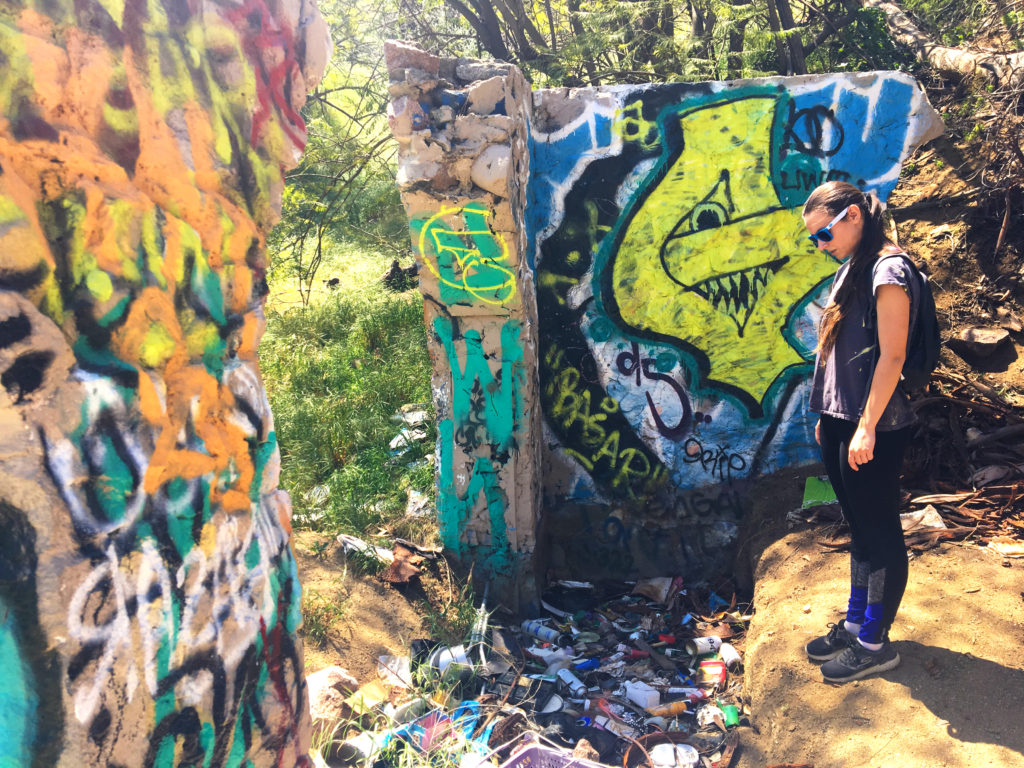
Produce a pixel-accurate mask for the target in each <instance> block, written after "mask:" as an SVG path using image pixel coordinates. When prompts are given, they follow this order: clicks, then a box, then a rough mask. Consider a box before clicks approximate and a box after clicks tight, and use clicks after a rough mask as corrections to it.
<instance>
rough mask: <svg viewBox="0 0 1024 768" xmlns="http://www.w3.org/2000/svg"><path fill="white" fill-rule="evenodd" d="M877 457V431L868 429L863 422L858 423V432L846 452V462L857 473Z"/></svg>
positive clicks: (854, 434)
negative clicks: (861, 467)
mask: <svg viewBox="0 0 1024 768" xmlns="http://www.w3.org/2000/svg"><path fill="white" fill-rule="evenodd" d="M874 457H875V430H874V429H868V428H867V427H866V426H864V424H863V423H862V422H858V424H857V431H856V432H854V433H853V437H852V438H851V439H850V447H849V449H848V450H847V452H846V460H847V461H848V462H849V464H850V467H851V468H852V469H853V470H854V471H856V470H858V469H859V468H860V465H861V464H867V463H868V462H869V461H871V459H873V458H874Z"/></svg>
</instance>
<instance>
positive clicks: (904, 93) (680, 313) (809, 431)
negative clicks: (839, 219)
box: [528, 73, 941, 574]
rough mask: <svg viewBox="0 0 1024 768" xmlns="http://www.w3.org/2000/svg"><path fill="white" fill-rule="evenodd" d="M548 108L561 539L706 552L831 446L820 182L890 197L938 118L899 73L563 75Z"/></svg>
mask: <svg viewBox="0 0 1024 768" xmlns="http://www.w3.org/2000/svg"><path fill="white" fill-rule="evenodd" d="M535 107H536V108H535V111H534V127H533V133H532V158H531V159H532V165H531V167H532V168H533V173H532V175H531V181H530V199H529V206H528V221H529V225H530V235H529V238H530V240H531V242H533V243H534V244H535V250H534V252H533V257H534V265H535V269H536V273H537V285H538V298H537V303H538V324H539V335H540V345H541V356H540V382H541V389H540V392H541V397H542V402H543V407H544V414H545V424H546V429H547V433H548V435H549V436H550V439H547V440H545V444H546V445H552V446H554V448H553V449H552V451H551V459H552V463H553V464H555V465H560V466H559V468H558V469H553V470H552V471H551V472H549V473H548V474H547V475H546V477H545V492H546V496H547V500H548V501H549V503H548V504H547V505H546V509H547V510H548V511H549V512H550V514H551V516H552V518H553V523H552V524H553V526H554V529H555V530H557V531H560V535H559V536H557V537H556V538H558V539H559V540H561V541H563V542H564V545H563V547H562V548H563V549H564V550H568V551H563V552H561V553H560V555H559V556H560V557H561V558H567V560H568V561H569V562H587V561H592V560H593V559H594V555H595V554H597V555H598V556H599V559H602V560H604V559H607V558H608V557H609V556H611V557H612V561H613V562H615V563H617V564H618V566H619V568H620V570H622V572H624V573H626V572H635V571H636V570H637V569H639V570H640V571H641V572H642V571H644V570H645V568H647V567H652V568H654V569H656V568H657V567H659V565H660V564H661V563H664V562H666V561H670V562H674V563H675V564H676V567H677V569H678V570H681V571H682V572H683V573H684V574H685V573H687V572H693V573H696V572H699V571H700V570H701V569H702V567H703V565H704V564H705V563H706V562H707V561H708V560H713V559H715V557H716V555H719V556H720V554H721V553H722V552H723V551H727V550H728V548H729V545H730V544H731V543H732V541H733V540H734V539H735V533H736V523H737V522H738V520H739V518H740V517H741V516H742V514H743V511H744V508H745V507H746V504H745V502H744V496H745V495H746V494H747V493H749V492H750V491H748V490H746V489H747V488H749V487H750V485H751V482H752V481H753V479H754V478H757V477H759V476H762V475H766V474H770V473H773V472H776V471H777V470H779V469H782V468H785V467H790V466H795V465H800V464H807V463H811V462H814V461H817V460H818V453H817V450H816V448H817V446H816V445H815V442H814V422H815V418H814V417H813V415H812V414H809V413H808V411H807V397H808V387H809V374H810V369H811V364H812V361H813V349H814V346H815V343H816V342H815V328H816V326H817V321H818V318H819V316H820V310H821V308H822V306H823V302H824V301H825V299H826V298H827V291H828V288H829V285H830V283H831V277H832V275H833V273H834V272H835V270H836V269H837V268H838V266H839V263H838V262H837V261H836V260H834V259H833V258H832V257H831V256H830V255H829V254H828V253H826V252H824V251H819V250H818V249H816V248H815V247H814V246H813V245H812V244H811V243H810V241H809V240H808V238H807V236H806V232H805V231H804V227H803V222H802V220H801V217H800V210H801V207H802V205H803V203H804V201H805V200H806V199H807V196H808V194H809V193H810V191H811V190H812V189H814V187H816V186H817V185H818V184H820V183H822V182H824V181H826V180H833V179H839V180H844V181H849V182H851V183H854V184H856V185H858V186H860V187H861V188H863V189H865V190H873V191H875V192H876V193H877V194H878V196H879V197H880V198H881V199H882V200H883V201H884V200H885V199H886V198H887V197H888V195H889V194H890V193H891V192H892V190H893V188H894V187H895V185H896V182H897V179H898V176H899V171H900V165H901V162H902V160H903V159H904V158H905V157H906V156H907V155H908V154H909V152H910V151H912V150H913V148H915V147H916V146H918V145H919V144H921V143H922V142H923V141H925V140H927V139H929V138H932V137H934V136H935V135H938V133H939V132H940V131H941V123H940V122H939V121H938V118H937V115H936V114H935V113H934V111H933V110H932V109H931V107H930V106H928V104H927V101H926V100H925V97H924V94H923V92H922V90H921V89H920V87H918V86H917V84H916V83H915V82H914V81H913V79H912V78H910V77H908V76H906V75H903V74H900V73H869V74H857V75H828V76H812V77H802V78H788V79H772V80H762V81H749V82H731V83H701V84H692V85H690V84H686V85H662V86H639V87H621V88H608V89H599V90H588V91H576V92H572V93H569V94H566V93H565V92H561V91H545V92H540V93H538V94H537V96H536V99H535ZM595 502H598V503H599V504H598V505H597V507H595ZM602 507H603V508H605V511H604V512H601V511H599V510H600V508H602ZM609 509H610V510H611V511H608V510H609ZM555 546H556V548H557V547H558V546H559V545H558V543H557V542H556V544H555Z"/></svg>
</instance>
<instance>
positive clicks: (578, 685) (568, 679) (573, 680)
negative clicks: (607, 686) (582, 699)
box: [558, 669, 587, 696]
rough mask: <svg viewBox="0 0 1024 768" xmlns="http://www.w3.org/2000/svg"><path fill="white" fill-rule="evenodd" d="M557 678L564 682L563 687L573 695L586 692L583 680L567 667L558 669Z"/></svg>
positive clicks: (580, 694)
mask: <svg viewBox="0 0 1024 768" xmlns="http://www.w3.org/2000/svg"><path fill="white" fill-rule="evenodd" d="M558 679H559V680H561V681H562V683H564V684H565V687H566V688H568V689H569V691H570V692H571V693H572V695H573V696H582V695H583V694H584V693H586V692H587V686H585V685H584V684H583V681H582V680H580V679H579V678H578V677H576V675H574V674H573V673H572V672H570V671H569V670H568V669H560V670H558Z"/></svg>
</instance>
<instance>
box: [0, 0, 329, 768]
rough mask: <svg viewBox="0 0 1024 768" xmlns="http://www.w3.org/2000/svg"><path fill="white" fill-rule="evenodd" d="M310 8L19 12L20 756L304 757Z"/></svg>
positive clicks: (133, 760) (9, 298)
mask: <svg viewBox="0 0 1024 768" xmlns="http://www.w3.org/2000/svg"><path fill="white" fill-rule="evenodd" d="M329 51H330V41H329V38H328V35H327V29H326V26H325V24H324V21H323V19H322V18H321V16H320V14H319V12H318V10H317V8H316V6H315V3H314V2H313V0H281V1H280V2H271V3H269V4H268V3H265V2H264V0H250V2H248V3H247V4H245V5H238V4H236V3H229V2H224V3H222V2H218V0H199V1H198V2H194V3H185V2H179V1H178V0H167V1H166V2H160V1H159V0H142V1H141V2H135V3H126V2H122V1H121V0H111V1H110V2H101V3H93V2H86V3H81V2H77V0H76V2H72V1H71V0H53V2H48V3H30V2H27V1H24V2H23V1H22V0H13V2H8V3H6V4H5V6H4V12H3V14H2V15H0V62H2V63H0V384H2V387H0V659H2V661H3V663H2V665H0V763H3V764H4V765H19V766H22V765H23V766H29V765H39V766H43V765H45V766H51V765H57V766H66V767H67V768H79V767H80V766H101V765H102V766H136V765H154V766H171V765H203V766H239V765H251V766H270V765H305V764H307V761H308V758H307V751H308V748H309V740H310V732H309V714H308V706H307V700H306V692H305V683H304V670H303V661H302V644H301V640H300V639H299V637H298V634H297V630H298V626H299V623H300V621H301V616H300V612H299V606H300V594H299V585H298V579H297V574H296V568H295V559H294V557H293V556H292V553H291V549H290V546H289V531H290V525H289V518H290V502H289V499H288V495H287V494H286V493H284V492H283V491H280V490H278V488H277V481H278V474H279V469H280V466H279V456H278V450H277V443H276V439H275V436H274V421H273V417H272V415H271V413H270V408H269V403H268V402H267V398H266V393H265V392H264V389H263V385H262V382H261V379H260V373H259V368H258V356H257V349H258V345H259V340H260V336H261V334H262V332H263V328H264V318H263V299H264V297H265V296H266V280H265V271H266V267H267V261H266V255H265V252H264V248H263V245H264V236H265V233H266V232H267V231H268V230H269V228H270V227H271V226H272V225H273V223H274V221H275V220H276V218H277V216H278V210H279V203H280V193H281V190H282V188H283V175H284V171H285V170H286V169H287V168H288V167H289V166H291V165H293V164H294V163H295V161H296V160H297V159H298V157H299V156H300V154H301V151H302V146H303V143H304V140H305V126H304V125H303V122H302V119H301V117H300V116H299V113H298V110H299V109H300V108H301V107H302V105H303V103H304V101H305V98H306V93H307V91H308V90H309V89H311V88H312V87H313V86H314V85H315V84H316V83H317V82H318V81H319V78H320V76H321V74H322V72H323V69H324V66H325V63H326V60H327V58H328V56H329Z"/></svg>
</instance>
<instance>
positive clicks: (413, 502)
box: [405, 488, 435, 517]
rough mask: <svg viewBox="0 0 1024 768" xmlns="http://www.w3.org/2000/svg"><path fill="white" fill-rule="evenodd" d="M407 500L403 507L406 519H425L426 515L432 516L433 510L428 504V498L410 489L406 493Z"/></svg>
mask: <svg viewBox="0 0 1024 768" xmlns="http://www.w3.org/2000/svg"><path fill="white" fill-rule="evenodd" d="M408 494H409V500H408V502H406V505H405V514H406V516H408V517H426V516H427V515H434V514H435V510H434V508H433V506H431V504H430V497H429V496H428V495H427V494H425V493H422V492H421V491H417V490H415V489H414V488H410V489H409V491H408Z"/></svg>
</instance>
